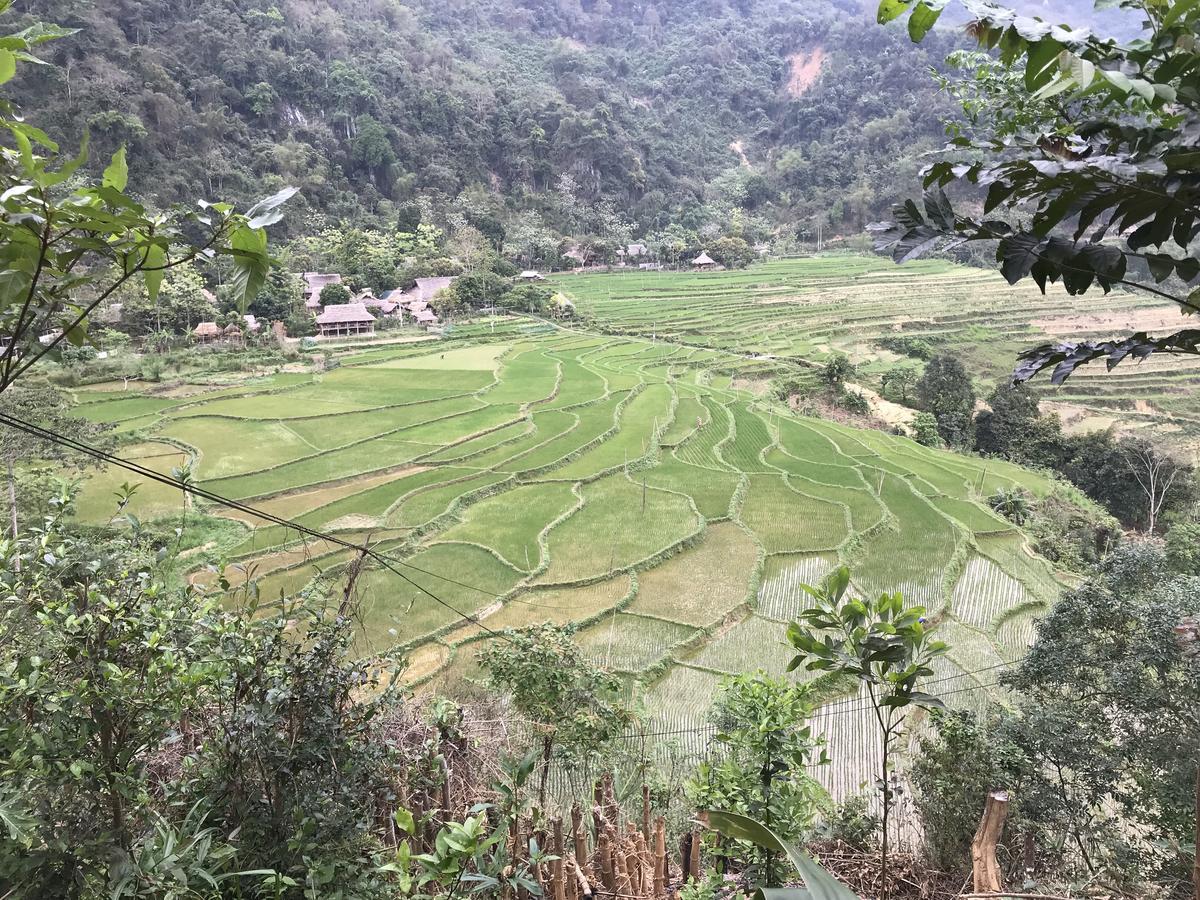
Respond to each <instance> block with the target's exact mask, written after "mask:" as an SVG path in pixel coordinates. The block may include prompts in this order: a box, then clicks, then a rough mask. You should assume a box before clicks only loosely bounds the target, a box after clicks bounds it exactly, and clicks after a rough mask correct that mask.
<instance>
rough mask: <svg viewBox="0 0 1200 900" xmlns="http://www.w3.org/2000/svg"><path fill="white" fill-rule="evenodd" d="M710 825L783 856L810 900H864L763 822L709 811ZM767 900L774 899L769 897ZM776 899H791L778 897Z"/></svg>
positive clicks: (736, 814)
mask: <svg viewBox="0 0 1200 900" xmlns="http://www.w3.org/2000/svg"><path fill="white" fill-rule="evenodd" d="M706 815H707V816H708V824H709V826H710V827H712V828H715V829H716V830H717V831H720V832H722V833H723V834H725V835H727V836H728V837H731V838H736V839H737V840H740V841H749V842H750V843H752V844H758V846H760V847H766V848H767V849H768V850H774V851H775V852H776V853H782V854H784V855H785V856H787V858H788V859H789V860H790V861H791V863H792V865H793V866H795V867H796V871H797V872H799V873H800V877H801V878H802V879H803V880H804V884H805V885H806V887H807V893H806V895H805V897H806V898H807V900H861V898H859V896H858V895H857V894H856V893H854V891H852V890H850V888H848V887H846V885H844V884H842V882H840V881H838V880H837V879H836V878H834V877H833V876H832V875H830V874H829V872H827V871H826V870H825V869H824V868H822V867H821V866H820V865H819V864H818V863H817V862H816V861H815V860H814V859H813V858H812V857H811V856H809V855H808V854H807V853H805V852H804V851H803V850H801V849H800V848H799V847H797V846H796V845H795V844H792V843H790V842H789V841H785V840H784V839H783V838H781V837H779V835H777V834H776V833H775V832H774V831H772V830H771V829H770V828H768V827H767V826H766V825H764V824H762V823H761V822H758V821H755V820H754V819H751V818H750V817H749V816H743V815H740V814H738V813H731V812H711V811H710V812H708V813H706ZM767 900H772V898H770V897H768V898H767ZM774 900H790V898H787V897H775V898H774Z"/></svg>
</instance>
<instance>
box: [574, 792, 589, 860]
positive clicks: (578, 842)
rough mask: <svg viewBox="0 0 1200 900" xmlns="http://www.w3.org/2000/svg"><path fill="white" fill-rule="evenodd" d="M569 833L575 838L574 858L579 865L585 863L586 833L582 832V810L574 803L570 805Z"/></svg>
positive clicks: (586, 855)
mask: <svg viewBox="0 0 1200 900" xmlns="http://www.w3.org/2000/svg"><path fill="white" fill-rule="evenodd" d="M571 835H572V837H574V839H575V859H576V860H577V861H578V862H579V864H580V865H581V866H586V865H587V858H588V848H587V835H586V834H584V833H583V810H581V809H580V808H579V804H578V803H576V804H575V805H574V806H572V807H571Z"/></svg>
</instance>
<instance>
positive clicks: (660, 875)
mask: <svg viewBox="0 0 1200 900" xmlns="http://www.w3.org/2000/svg"><path fill="white" fill-rule="evenodd" d="M666 894H667V823H666V820H665V819H663V817H662V816H659V817H658V818H657V819H655V820H654V896H655V897H665V896H666Z"/></svg>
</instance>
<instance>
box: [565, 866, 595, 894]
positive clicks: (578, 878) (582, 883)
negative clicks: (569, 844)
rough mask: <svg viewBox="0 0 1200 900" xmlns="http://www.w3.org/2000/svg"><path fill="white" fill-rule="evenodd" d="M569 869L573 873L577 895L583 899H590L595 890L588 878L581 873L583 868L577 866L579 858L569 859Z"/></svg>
mask: <svg viewBox="0 0 1200 900" xmlns="http://www.w3.org/2000/svg"><path fill="white" fill-rule="evenodd" d="M571 870H572V872H573V873H574V875H575V886H576V888H577V889H578V891H579V896H580V897H582V898H583V900H591V898H592V896H593V895H594V893H595V891H593V890H592V885H591V882H590V881H589V880H588V877H587V876H586V875H585V874H584V873H583V870H582V869H581V868H579V860H577V859H573V860H571Z"/></svg>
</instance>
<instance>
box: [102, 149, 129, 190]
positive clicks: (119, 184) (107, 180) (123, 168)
mask: <svg viewBox="0 0 1200 900" xmlns="http://www.w3.org/2000/svg"><path fill="white" fill-rule="evenodd" d="M127 184H129V163H128V162H126V160H125V148H124V147H122V148H121V149H120V150H118V151H117V152H116V153H114V154H113V157H112V162H110V163H109V164H108V167H107V168H106V169H105V170H104V186H105V187H110V188H113V189H114V190H118V191H123V190H125V185H127Z"/></svg>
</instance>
